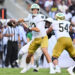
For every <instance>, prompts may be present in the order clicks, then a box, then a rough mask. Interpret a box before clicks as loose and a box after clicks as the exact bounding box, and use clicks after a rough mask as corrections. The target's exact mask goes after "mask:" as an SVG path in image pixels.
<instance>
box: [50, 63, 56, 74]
mask: <svg viewBox="0 0 75 75" xmlns="http://www.w3.org/2000/svg"><path fill="white" fill-rule="evenodd" d="M49 73H50V74H55V73H56V71H55V70H54V65H53V63H50V72H49Z"/></svg>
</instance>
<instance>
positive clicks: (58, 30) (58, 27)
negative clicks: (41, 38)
mask: <svg viewBox="0 0 75 75" xmlns="http://www.w3.org/2000/svg"><path fill="white" fill-rule="evenodd" d="M69 26H70V22H68V21H64V20H61V21H56V20H54V21H53V23H52V27H53V30H54V33H55V36H56V38H57V39H58V38H60V37H70V35H69Z"/></svg>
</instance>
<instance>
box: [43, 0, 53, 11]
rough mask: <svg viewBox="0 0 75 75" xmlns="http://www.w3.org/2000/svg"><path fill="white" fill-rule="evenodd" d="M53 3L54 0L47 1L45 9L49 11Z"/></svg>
mask: <svg viewBox="0 0 75 75" xmlns="http://www.w3.org/2000/svg"><path fill="white" fill-rule="evenodd" d="M52 5H53V0H48V1H46V2H45V4H44V7H45V10H46V11H47V12H48V11H49V8H50V7H51V6H52Z"/></svg>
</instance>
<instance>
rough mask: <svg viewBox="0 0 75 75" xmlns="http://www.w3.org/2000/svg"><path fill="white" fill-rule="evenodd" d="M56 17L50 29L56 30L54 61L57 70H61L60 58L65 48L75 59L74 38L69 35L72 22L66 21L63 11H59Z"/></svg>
mask: <svg viewBox="0 0 75 75" xmlns="http://www.w3.org/2000/svg"><path fill="white" fill-rule="evenodd" d="M56 19H57V20H54V21H53V23H52V25H51V27H50V29H49V31H51V30H54V33H55V36H56V39H57V43H56V45H55V47H54V49H53V54H52V61H53V63H54V65H55V68H56V69H55V71H56V72H61V70H60V67H59V66H58V58H59V56H60V55H61V53H62V52H63V50H64V49H66V50H67V52H68V53H69V55H70V57H71V58H72V59H73V60H74V61H75V49H74V47H73V43H72V40H71V38H70V35H69V27H70V22H68V21H65V16H64V14H63V13H57V14H56Z"/></svg>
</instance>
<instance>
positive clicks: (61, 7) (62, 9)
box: [58, 1, 68, 13]
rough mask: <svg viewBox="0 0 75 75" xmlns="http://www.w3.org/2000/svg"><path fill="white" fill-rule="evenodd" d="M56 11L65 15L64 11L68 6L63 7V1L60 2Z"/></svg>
mask: <svg viewBox="0 0 75 75" xmlns="http://www.w3.org/2000/svg"><path fill="white" fill-rule="evenodd" d="M58 9H59V11H60V12H62V13H65V12H66V10H67V9H68V6H67V5H65V2H64V1H61V4H59V5H58Z"/></svg>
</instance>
